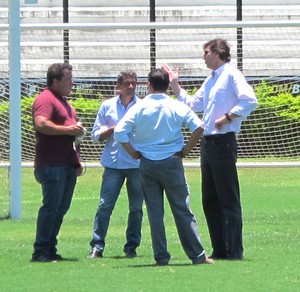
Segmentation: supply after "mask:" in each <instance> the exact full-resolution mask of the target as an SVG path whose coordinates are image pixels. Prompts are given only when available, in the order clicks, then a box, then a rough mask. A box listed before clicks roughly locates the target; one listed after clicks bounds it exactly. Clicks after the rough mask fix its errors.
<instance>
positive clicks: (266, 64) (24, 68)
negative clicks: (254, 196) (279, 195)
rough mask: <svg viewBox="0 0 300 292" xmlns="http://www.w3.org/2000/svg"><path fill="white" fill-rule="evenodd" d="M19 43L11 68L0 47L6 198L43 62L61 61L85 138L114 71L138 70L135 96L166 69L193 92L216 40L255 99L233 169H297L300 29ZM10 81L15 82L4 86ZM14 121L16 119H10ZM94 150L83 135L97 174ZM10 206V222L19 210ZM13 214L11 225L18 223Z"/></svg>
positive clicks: (248, 25)
mask: <svg viewBox="0 0 300 292" xmlns="http://www.w3.org/2000/svg"><path fill="white" fill-rule="evenodd" d="M13 2H14V1H10V3H13ZM16 2H18V1H16ZM11 5H12V4H11ZM10 24H11V25H12V23H10ZM9 29H11V28H9V27H8V26H2V27H0V32H1V33H2V35H7V34H8V33H9V32H10V31H9ZM64 32H68V40H67V41H66V39H63V36H64V35H65V34H64ZM19 37H20V42H19V45H20V52H21V54H20V55H19V57H18V54H16V55H14V56H13V55H10V59H9V60H10V64H14V65H13V66H12V67H11V66H9V64H8V62H7V59H5V57H6V56H8V52H10V51H9V47H11V46H12V44H11V43H10V44H8V43H6V44H5V42H2V43H1V47H0V48H1V49H2V52H3V54H2V56H3V57H2V59H1V57H0V81H1V83H0V92H1V101H2V102H1V104H0V128H1V131H2V134H3V142H2V143H1V163H2V164H3V165H7V164H8V165H9V166H10V172H11V176H13V177H14V179H13V180H10V189H11V190H12V187H14V188H15V189H14V191H13V193H14V194H16V193H18V192H19V193H21V185H20V184H21V183H20V176H19V174H20V168H18V166H16V165H19V167H21V165H23V166H28V165H29V166H32V161H33V157H34V131H33V127H32V121H31V104H32V101H33V99H34V97H35V95H36V94H38V93H39V92H40V91H41V90H43V88H44V87H45V82H46V80H45V75H46V71H47V68H48V66H49V65H50V64H51V63H54V62H63V61H64V57H65V56H66V55H67V56H68V58H69V62H70V64H72V65H73V76H74V81H75V87H74V90H73V92H72V95H71V97H70V102H71V103H72V104H73V106H74V107H75V108H76V110H77V113H78V115H79V116H80V117H83V123H84V126H85V127H86V128H87V129H88V131H90V130H91V128H92V126H93V122H94V119H95V116H96V113H97V110H98V107H99V106H100V104H101V102H102V101H103V100H104V99H106V98H110V97H111V96H113V94H114V89H115V84H116V77H117V74H118V73H119V72H120V71H122V70H125V69H133V70H135V71H136V72H137V75H138V82H139V84H138V87H137V94H138V95H139V96H140V97H143V96H145V95H146V93H147V87H146V77H147V75H148V72H149V71H150V69H151V68H153V67H160V66H161V65H162V64H166V63H167V64H169V65H170V66H171V67H173V68H175V67H176V68H177V67H178V68H179V70H180V72H181V74H180V76H181V77H180V78H181V80H180V82H181V84H182V86H183V87H185V88H186V89H188V90H190V91H191V92H193V90H195V88H199V87H200V86H201V83H202V82H203V80H204V78H205V77H206V76H207V75H208V74H209V71H208V70H207V68H206V67H205V64H204V62H203V60H202V45H203V43H205V42H206V41H208V40H210V39H212V38H216V37H222V38H225V39H227V40H228V42H229V43H230V44H231V52H232V61H231V63H233V65H236V66H238V67H240V69H241V70H242V71H243V73H244V75H245V76H246V78H247V80H248V81H249V83H250V84H251V85H252V86H253V87H254V89H255V90H256V93H257V95H258V96H259V101H260V105H259V107H258V108H257V109H256V110H255V111H254V112H253V113H252V114H251V116H250V117H249V119H248V120H247V121H245V123H244V125H243V129H242V131H241V133H240V134H239V135H238V157H239V162H238V167H250V166H252V167H274V166H280V167H291V166H292V167H294V166H297V167H298V166H300V160H299V157H300V148H299V147H300V146H299V140H300V118H299V117H300V101H299V100H300V77H299V68H300V55H299V45H300V21H273V22H272V21H269V22H266V21H261V22H255V21H247V22H235V21H234V22H209V23H203V22H188V23H186V22H178V23H177V22H176V23H174V22H167V23H166V22H164V23H110V24H101V23H99V24H98V23H97V24H96V23H86V24H78V23H77V24H62V23H51V24H49V23H44V24H42V23H40V24H37V23H36V24H25V23H24V24H21V25H20V36H19ZM15 41H16V42H17V38H16V39H15ZM16 51H17V47H16ZM17 64H20V67H18V66H17ZM8 72H9V74H8ZM18 76H20V79H18ZM13 81H14V82H17V83H18V84H15V85H13V83H12V82H13ZM18 88H20V89H21V98H20V102H21V106H22V108H21V111H22V115H20V117H19V118H18V107H19V104H18V103H16V104H15V105H13V103H12V102H13V100H12V96H14V97H15V98H16V99H17V96H18V91H17V90H18ZM13 90H15V92H13ZM169 93H170V95H172V94H173V93H172V91H170V92H169ZM9 96H10V98H11V99H10V100H9ZM8 106H10V109H11V110H9V111H8V108H9V107H8ZM13 115H16V116H15V117H14V118H13V119H12V117H13ZM9 119H10V123H9V124H10V127H15V128H10V131H9V132H8V131H7V130H6V129H7V126H8V120H9ZM18 123H21V125H22V127H21V125H20V124H18ZM19 130H20V132H18V131H19ZM13 135H14V136H13ZM186 135H187V136H188V135H189V133H188V132H187V133H186ZM21 138H22V139H21ZM18 143H19V144H18ZM16 144H18V145H16ZM18 147H20V148H18ZM102 149H103V144H98V145H95V144H93V143H92V141H91V139H90V137H89V134H88V135H87V136H86V138H85V140H84V141H83V144H82V147H81V150H82V157H83V160H84V161H85V162H86V164H87V166H88V167H94V166H99V163H98V161H99V157H100V154H101V151H102ZM9 151H11V152H9ZM14 151H16V152H14ZM8 153H10V155H8ZM19 153H20V156H18V155H19ZM200 155H201V153H200V150H199V147H196V148H195V149H194V150H193V151H192V152H191V155H190V156H189V157H188V159H187V161H186V162H185V166H186V167H199V156H200ZM18 157H20V159H21V160H20V161H19V160H18V159H19V158H18ZM13 165H15V169H14V171H16V172H15V173H14V174H12V171H13ZM13 193H12V191H11V195H12V194H13ZM20 198H21V196H20V195H16V196H15V197H14V198H12V201H11V205H12V206H14V202H18V201H20V200H21V199H20ZM15 207H16V209H15V210H16V213H18V214H19V213H20V212H21V208H20V206H18V204H17V206H15ZM11 212H12V210H11ZM18 214H17V215H15V216H14V217H16V218H18Z"/></svg>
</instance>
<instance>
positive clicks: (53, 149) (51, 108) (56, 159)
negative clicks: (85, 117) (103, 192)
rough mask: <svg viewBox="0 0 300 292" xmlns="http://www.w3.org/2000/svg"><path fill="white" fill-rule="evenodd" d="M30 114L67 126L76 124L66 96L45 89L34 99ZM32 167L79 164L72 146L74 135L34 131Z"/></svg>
mask: <svg viewBox="0 0 300 292" xmlns="http://www.w3.org/2000/svg"><path fill="white" fill-rule="evenodd" d="M32 116H33V118H34V117H36V116H43V117H46V118H47V119H49V120H51V121H52V122H53V123H55V124H57V125H63V126H69V125H73V124H76V112H75V110H74V108H73V107H72V106H71V105H70V103H69V102H68V101H67V100H66V98H64V97H61V96H58V95H56V94H55V93H54V92H53V91H51V90H49V89H45V90H44V91H43V92H42V93H41V94H40V95H39V96H37V98H36V99H35V101H34V103H33V106H32ZM35 138H36V145H35V160H34V167H35V168H41V167H43V166H45V165H48V166H56V165H74V166H76V167H78V166H79V165H80V162H79V158H78V155H77V153H76V151H75V150H74V147H73V142H74V136H69V135H45V134H42V133H40V132H37V131H36V133H35Z"/></svg>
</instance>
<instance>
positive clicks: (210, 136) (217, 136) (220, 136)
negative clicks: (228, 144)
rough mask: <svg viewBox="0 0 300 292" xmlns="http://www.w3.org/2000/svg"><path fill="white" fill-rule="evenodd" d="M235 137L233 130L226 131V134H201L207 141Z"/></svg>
mask: <svg viewBox="0 0 300 292" xmlns="http://www.w3.org/2000/svg"><path fill="white" fill-rule="evenodd" d="M234 137H235V132H228V133H226V134H215V135H206V136H203V138H204V139H205V140H207V141H212V140H219V139H222V138H226V139H228V138H234Z"/></svg>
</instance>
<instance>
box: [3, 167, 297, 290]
mask: <svg viewBox="0 0 300 292" xmlns="http://www.w3.org/2000/svg"><path fill="white" fill-rule="evenodd" d="M186 175H187V179H188V182H189V185H190V190H191V207H192V210H193V212H194V214H195V215H196V217H197V220H198V224H199V231H200V233H201V237H202V242H203V245H204V247H205V248H206V250H207V253H208V254H210V252H211V247H210V242H209V237H208V231H207V227H206V222H205V219H204V217H203V211H202V208H201V199H200V173H199V169H187V170H186ZM239 176H240V184H241V193H242V205H243V211H244V247H245V258H246V259H245V260H244V261H238V262H227V261H216V262H215V264H213V265H200V266H193V265H191V263H190V261H189V260H188V258H187V256H186V255H185V254H184V252H183V250H182V247H181V245H180V243H179V240H178V236H177V232H176V229H175V227H174V221H173V218H172V216H171V214H170V209H169V207H168V204H166V220H165V221H166V228H167V237H168V244H169V250H170V252H171V255H172V259H171V261H170V265H169V266H166V267H156V266H154V260H153V256H152V249H151V241H150V235H149V226H148V221H147V214H146V210H145V209H144V215H145V216H144V222H143V230H142V233H143V237H142V244H141V247H140V248H139V249H138V250H137V252H138V255H139V256H138V258H136V259H126V258H124V256H123V252H122V249H123V245H124V243H125V236H124V233H125V225H126V219H127V208H128V207H127V198H126V192H125V189H123V190H122V193H121V195H120V198H119V200H118V202H117V205H116V208H115V210H114V213H113V215H112V218H111V223H110V228H109V230H108V236H107V243H106V249H105V252H104V258H102V259H96V260H88V259H86V256H87V255H88V252H89V241H90V240H91V233H92V223H93V218H94V215H95V211H96V208H97V204H98V200H99V188H100V178H101V169H97V168H96V169H93V168H89V169H87V172H86V174H85V175H84V176H83V177H80V178H79V180H78V184H77V187H76V191H75V197H74V199H73V203H72V206H71V209H70V211H69V212H68V214H67V216H66V217H65V220H64V223H63V226H62V229H61V233H60V235H59V244H58V251H59V253H61V254H62V255H63V256H65V257H68V258H70V259H73V260H72V261H67V262H58V263H43V264H41V263H31V262H30V261H29V260H30V257H31V253H32V243H33V240H34V236H35V224H36V215H37V211H38V208H39V206H40V201H41V194H40V187H39V185H38V184H37V183H36V182H35V181H34V179H33V175H32V169H23V175H22V177H23V190H22V194H23V195H22V196H23V198H22V199H23V212H22V214H23V218H22V220H20V221H18V220H3V221H0V230H1V231H0V251H1V256H0V269H1V270H0V277H1V279H0V291H9V292H10V291H45V292H46V291H49V292H50V291H51V292H52V291H89V292H90V291H102V292H103V291H133V292H134V291H300V269H299V262H300V254H299V242H300V231H299V230H300V228H299V223H300V204H299V201H300V197H299V196H300V194H299V190H300V179H299V177H300V168H264V169H263V168H262V169H257V168H255V169H247V168H243V169H239Z"/></svg>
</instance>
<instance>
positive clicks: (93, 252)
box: [87, 247, 103, 259]
mask: <svg viewBox="0 0 300 292" xmlns="http://www.w3.org/2000/svg"><path fill="white" fill-rule="evenodd" d="M102 257H103V254H102V250H97V249H96V248H95V247H93V248H92V250H91V252H90V254H89V255H88V256H87V258H88V259H95V258H102Z"/></svg>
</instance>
